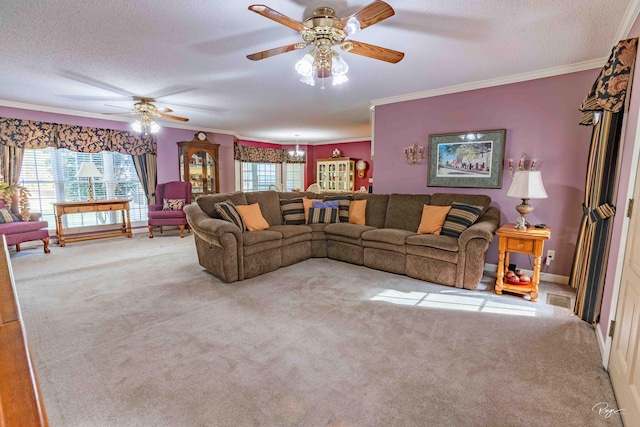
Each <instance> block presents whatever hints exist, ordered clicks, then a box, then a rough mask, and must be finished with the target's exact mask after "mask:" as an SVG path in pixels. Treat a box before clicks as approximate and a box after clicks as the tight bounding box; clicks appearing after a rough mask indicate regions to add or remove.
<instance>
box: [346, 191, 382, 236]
mask: <svg viewBox="0 0 640 427" xmlns="http://www.w3.org/2000/svg"><path fill="white" fill-rule="evenodd" d="M353 200H366V201H367V211H366V213H365V224H366V225H370V226H372V227H376V228H383V227H384V221H385V218H386V215H387V205H388V203H389V195H388V194H369V193H355V194H354V195H353Z"/></svg>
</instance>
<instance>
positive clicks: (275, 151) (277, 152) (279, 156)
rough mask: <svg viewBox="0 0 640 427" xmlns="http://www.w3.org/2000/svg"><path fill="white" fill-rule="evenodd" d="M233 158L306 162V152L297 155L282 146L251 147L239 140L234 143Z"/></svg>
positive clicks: (254, 160) (251, 160)
mask: <svg viewBox="0 0 640 427" xmlns="http://www.w3.org/2000/svg"><path fill="white" fill-rule="evenodd" d="M233 158H234V159H235V160H239V161H241V162H251V163H283V162H286V163H306V153H305V154H304V155H303V156H301V157H297V156H291V155H289V152H288V151H287V150H283V149H281V148H266V147H249V146H246V145H240V144H238V143H237V142H236V143H234V144H233Z"/></svg>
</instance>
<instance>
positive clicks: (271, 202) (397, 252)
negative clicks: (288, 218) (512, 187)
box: [185, 191, 500, 289]
mask: <svg viewBox="0 0 640 427" xmlns="http://www.w3.org/2000/svg"><path fill="white" fill-rule="evenodd" d="M325 195H327V194H322V195H318V194H314V193H309V192H295V193H291V192H290V193H284V192H283V193H278V192H275V191H263V192H253V193H242V192H235V193H228V194H215V195H206V196H201V197H199V198H198V199H197V201H196V203H194V204H192V205H190V206H186V207H185V212H186V213H187V219H188V220H189V225H190V226H191V228H192V229H193V230H194V236H195V241H196V248H197V252H198V260H199V262H200V265H202V266H203V267H205V268H206V269H207V270H208V271H210V272H211V273H212V274H214V275H215V276H216V277H218V278H220V279H221V280H223V281H225V282H234V281H237V280H244V279H249V278H251V277H256V276H259V275H261V274H264V273H267V272H270V271H273V270H276V269H278V268H280V267H284V266H287V265H291V264H294V263H296V262H300V261H303V260H305V259H307V258H310V257H328V258H331V259H336V260H340V261H344V262H349V263H352V264H357V265H365V266H367V267H370V268H375V269H379V270H384V271H389V272H392V273H397V274H406V275H408V276H410V277H413V278H416V279H421V280H426V281H430V282H434V283H439V284H445V285H449V286H455V287H465V288H468V289H475V288H476V287H477V285H478V283H479V282H480V280H481V278H482V274H483V271H484V260H485V255H486V251H487V249H488V247H489V243H490V242H491V240H492V238H493V234H494V232H495V230H496V229H497V227H498V225H499V221H500V211H499V210H498V209H497V208H495V207H490V206H489V203H490V201H491V199H490V198H489V197H488V196H483V195H463V194H453V193H436V194H433V195H428V194H420V195H408V194H366V193H355V194H354V195H353V196H354V199H355V200H367V208H366V211H365V224H366V225H356V224H346V223H335V224H305V225H284V218H283V216H282V211H281V209H280V199H291V198H298V197H307V198H310V199H315V198H318V199H321V198H322V197H323V196H325ZM226 200H231V202H233V203H234V204H236V205H246V204H253V203H258V204H259V205H260V210H261V212H262V214H263V216H264V218H265V220H266V221H267V222H268V223H269V228H268V229H267V230H261V231H252V232H241V231H240V229H239V228H238V227H236V226H235V225H234V224H232V223H230V222H227V221H225V220H223V219H221V218H220V217H219V216H218V214H217V212H216V211H215V207H214V205H215V203H219V202H222V201H226ZM453 202H460V203H467V204H472V205H476V206H483V207H485V211H484V212H483V214H482V215H481V216H480V218H479V219H478V221H476V223H475V224H473V225H472V226H471V227H469V228H468V229H467V230H465V231H464V232H463V233H462V234H461V235H460V237H459V238H457V239H456V238H453V237H449V236H441V235H430V234H424V235H419V234H417V233H416V231H415V230H417V229H418V226H419V224H420V219H421V215H422V207H423V205H425V204H433V205H439V206H448V205H451V204H452V203H453Z"/></svg>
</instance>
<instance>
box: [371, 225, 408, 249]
mask: <svg viewBox="0 0 640 427" xmlns="http://www.w3.org/2000/svg"><path fill="white" fill-rule="evenodd" d="M415 234H416V233H414V232H413V231H408V230H398V229H397V228H383V229H379V230H369V231H365V232H364V233H362V240H363V241H365V240H367V241H375V242H383V243H389V244H391V245H398V246H400V245H404V244H405V240H406V239H407V237H409V236H415Z"/></svg>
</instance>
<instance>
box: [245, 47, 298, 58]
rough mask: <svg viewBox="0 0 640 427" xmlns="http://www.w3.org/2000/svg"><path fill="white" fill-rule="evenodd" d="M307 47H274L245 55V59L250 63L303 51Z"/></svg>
mask: <svg viewBox="0 0 640 427" xmlns="http://www.w3.org/2000/svg"><path fill="white" fill-rule="evenodd" d="M307 46H308V45H307V44H306V43H293V44H289V45H287V46H280V47H275V48H273V49H269V50H263V51H262V52H258V53H253V54H251V55H247V58H248V59H250V60H252V61H259V60H261V59H264V58H270V57H272V56H276V55H280V54H281V53H287V52H291V51H292V50H298V49H304V48H305V47H307Z"/></svg>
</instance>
